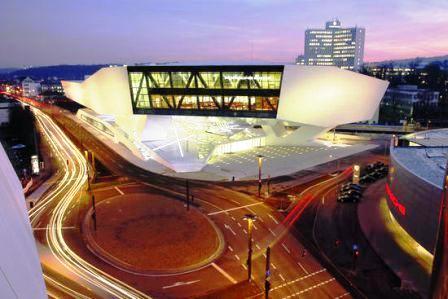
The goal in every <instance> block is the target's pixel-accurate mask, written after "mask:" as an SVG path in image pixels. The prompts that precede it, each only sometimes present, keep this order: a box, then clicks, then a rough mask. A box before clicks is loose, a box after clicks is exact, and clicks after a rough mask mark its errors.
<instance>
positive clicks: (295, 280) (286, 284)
mask: <svg viewBox="0 0 448 299" xmlns="http://www.w3.org/2000/svg"><path fill="white" fill-rule="evenodd" d="M325 271H327V269H321V270H319V271H316V272H313V273H311V274H308V275H305V276H302V277H299V278H297V279H294V280H292V281H288V282H285V283H283V284H281V285H278V286H276V287H275V288H272V289H271V291H274V290H277V289H280V288H283V287H286V286H288V285H290V284H293V283H296V282H298V281H301V280H304V279H307V278H309V277H311V276H315V275H317V274H319V273H322V272H325Z"/></svg>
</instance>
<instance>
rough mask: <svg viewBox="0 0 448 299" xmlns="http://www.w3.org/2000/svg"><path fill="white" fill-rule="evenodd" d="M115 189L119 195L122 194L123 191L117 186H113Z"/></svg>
mask: <svg viewBox="0 0 448 299" xmlns="http://www.w3.org/2000/svg"><path fill="white" fill-rule="evenodd" d="M114 189H115V190H117V191H118V193H120V195H123V194H124V192H123V191H121V190H120V189H119V188H118V187H117V186H115V188H114Z"/></svg>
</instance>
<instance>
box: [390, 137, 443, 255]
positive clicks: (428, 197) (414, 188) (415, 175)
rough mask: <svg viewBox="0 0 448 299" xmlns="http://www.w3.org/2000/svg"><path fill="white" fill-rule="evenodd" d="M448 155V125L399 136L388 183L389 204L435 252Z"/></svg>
mask: <svg viewBox="0 0 448 299" xmlns="http://www.w3.org/2000/svg"><path fill="white" fill-rule="evenodd" d="M447 155H448V129H441V130H431V131H424V132H418V133H414V134H410V135H406V136H404V137H402V138H400V139H395V141H394V144H392V146H391V151H390V163H391V164H390V170H389V178H388V182H387V185H386V193H387V198H388V202H387V203H388V205H389V209H390V211H391V213H392V215H393V216H394V217H395V219H396V220H397V221H398V223H399V224H400V225H401V226H402V227H403V228H404V229H405V230H406V231H407V232H408V233H409V235H411V236H412V237H413V238H414V239H415V240H416V241H417V242H418V243H419V244H420V245H421V246H423V247H424V248H425V249H426V250H428V251H429V252H430V253H434V248H435V244H436V238H437V230H438V223H439V212H440V207H441V202H442V201H441V200H442V193H443V182H444V177H445V175H446V166H447Z"/></svg>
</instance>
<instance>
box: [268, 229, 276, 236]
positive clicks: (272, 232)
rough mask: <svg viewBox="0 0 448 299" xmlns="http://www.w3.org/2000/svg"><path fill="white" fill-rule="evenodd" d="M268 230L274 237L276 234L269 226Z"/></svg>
mask: <svg viewBox="0 0 448 299" xmlns="http://www.w3.org/2000/svg"><path fill="white" fill-rule="evenodd" d="M269 231H270V232H271V234H273V235H274V237H275V236H277V235H276V234H275V233H274V231H273V230H272V229H270V228H269Z"/></svg>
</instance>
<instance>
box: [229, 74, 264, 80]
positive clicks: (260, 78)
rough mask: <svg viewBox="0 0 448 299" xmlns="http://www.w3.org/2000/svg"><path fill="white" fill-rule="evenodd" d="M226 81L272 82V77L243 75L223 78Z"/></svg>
mask: <svg viewBox="0 0 448 299" xmlns="http://www.w3.org/2000/svg"><path fill="white" fill-rule="evenodd" d="M223 77H224V79H225V80H271V76H260V75H255V76H241V75H231V76H226V75H224V76H223Z"/></svg>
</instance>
